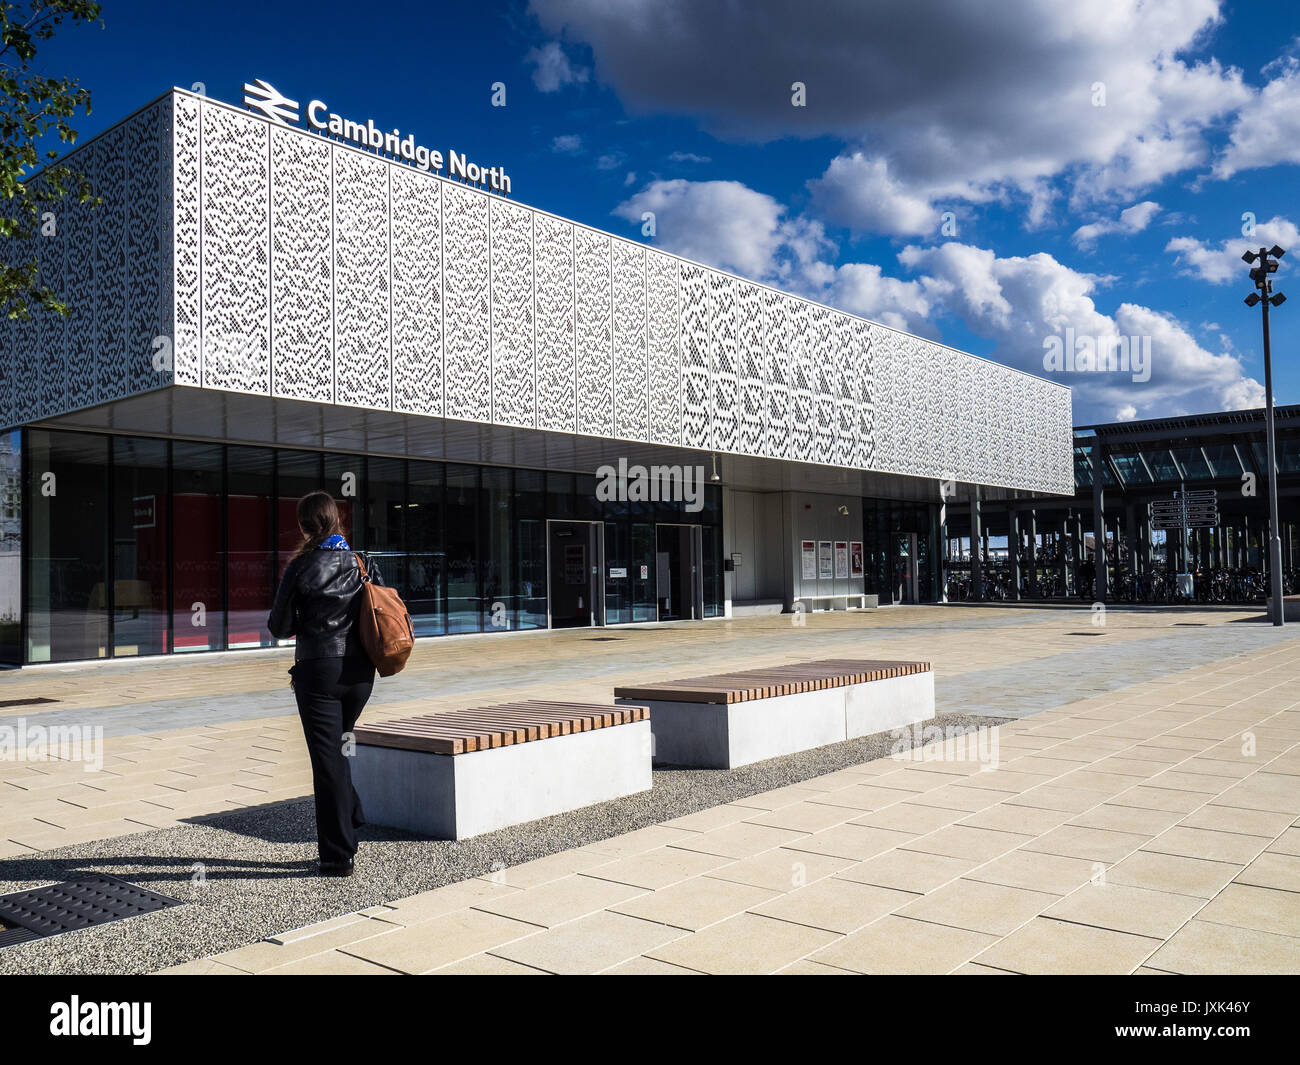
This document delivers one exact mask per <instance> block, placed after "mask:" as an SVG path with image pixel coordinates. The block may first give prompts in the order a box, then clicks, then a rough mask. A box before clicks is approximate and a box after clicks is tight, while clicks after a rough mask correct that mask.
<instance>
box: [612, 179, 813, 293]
mask: <svg viewBox="0 0 1300 1065" xmlns="http://www.w3.org/2000/svg"><path fill="white" fill-rule="evenodd" d="M646 211H650V212H653V214H654V216H655V230H656V237H655V241H654V243H655V244H656V245H658V246H660V247H663V248H665V249H667V250H668V251H672V252H676V253H677V254H679V255H684V256H686V257H687V258H689V259H695V260H697V261H699V262H705V263H709V264H710V265H712V266H716V267H718V268H720V269H723V270H730V271H733V272H735V273H738V274H741V275H743V276H745V277H750V278H753V279H754V280H757V281H769V280H772V281H775V280H780V279H783V278H786V277H789V276H790V274H791V272H792V271H793V270H794V269H795V268H796V267H798V266H800V265H802V264H810V263H812V262H813V261H814V260H815V259H816V258H817V256H819V255H821V254H823V253H824V252H825V251H826V250H827V249H828V248H829V247H830V243H829V241H827V239H826V237H825V235H824V233H823V231H822V227H821V225H820V223H817V222H810V221H807V220H804V219H800V218H794V219H791V218H788V217H787V216H786V209H785V207H784V206H783V205H782V204H780V203H779V202H777V201H776V200H775V199H773V198H772V197H771V196H768V195H766V194H764V193H761V192H756V191H754V190H753V189H751V188H749V187H748V186H746V185H743V184H741V183H740V182H739V181H686V180H685V179H681V178H679V179H677V180H674V181H652V182H651V183H650V184H649V185H647V186H646V187H645V188H643V189H641V190H640V191H639V192H637V193H636V194H635V195H633V196H632V197H631V198H630V199H628V200H625V201H624V202H623V203H621V204H619V205H618V207H616V208H615V209H614V212H613V213H614V214H615V215H616V216H618V217H619V218H624V219H627V220H628V221H629V222H634V223H636V224H637V225H640V223H641V216H642V214H643V213H645V212H646Z"/></svg>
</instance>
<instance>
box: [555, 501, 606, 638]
mask: <svg viewBox="0 0 1300 1065" xmlns="http://www.w3.org/2000/svg"><path fill="white" fill-rule="evenodd" d="M603 529H604V525H603V523H602V522H598V521H548V522H547V523H546V548H547V551H546V553H547V556H548V562H547V572H548V576H549V578H550V579H549V580H548V581H547V582H546V607H547V611H546V612H547V615H548V617H549V620H550V627H551V628H553V629H571V628H577V627H580V626H586V625H603V624H604V623H605V611H604V606H603V599H604V596H603V595H602V591H603V586H602V582H601V572H602V571H603V569H604V561H603V549H604V543H603V540H604V538H603V536H602V535H601V532H602V531H603Z"/></svg>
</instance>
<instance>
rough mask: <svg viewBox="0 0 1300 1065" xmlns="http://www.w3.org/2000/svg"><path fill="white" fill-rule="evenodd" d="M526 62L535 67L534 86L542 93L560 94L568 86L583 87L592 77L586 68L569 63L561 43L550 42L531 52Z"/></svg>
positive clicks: (525, 58) (526, 57)
mask: <svg viewBox="0 0 1300 1065" xmlns="http://www.w3.org/2000/svg"><path fill="white" fill-rule="evenodd" d="M524 61H525V62H526V63H531V64H532V65H533V84H534V85H536V86H537V88H538V89H539V90H540V91H541V92H559V91H560V90H561V89H562V88H564V87H565V86H566V85H581V84H582V83H583V82H585V81H586V80H587V79H588V78H589V77H590V76H591V72H590V71H589V70H587V68H586V67H581V66H575V65H574V64H573V63H571V62H570V61H569V57H568V56H567V55H565V53H564V49H563V48H561V47H560V42H559V41H548V42H547V43H546V44H544V45H542V46H541V47H540V48H533V49H531V50H529V52H528V54H527V55H526V56H525V57H524Z"/></svg>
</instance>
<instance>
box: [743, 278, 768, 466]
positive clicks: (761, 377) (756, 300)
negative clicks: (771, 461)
mask: <svg viewBox="0 0 1300 1065" xmlns="http://www.w3.org/2000/svg"><path fill="white" fill-rule="evenodd" d="M737 288H738V290H739V304H738V314H739V318H738V321H737V323H736V325H737V338H736V348H737V359H738V373H739V379H740V440H739V442H738V446H737V448H736V450H737V451H740V452H741V453H743V454H747V455H761V454H763V449H764V446H765V439H764V434H765V430H766V427H767V413H768V398H767V395H768V372H767V358H766V350H765V348H764V338H765V337H766V335H767V321H766V317H765V313H764V311H765V306H766V305H765V304H764V302H763V290H762V289H761V288H759V287H758V286H757V285H755V284H752V283H751V282H748V281H739V282H737Z"/></svg>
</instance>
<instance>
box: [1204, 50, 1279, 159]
mask: <svg viewBox="0 0 1300 1065" xmlns="http://www.w3.org/2000/svg"><path fill="white" fill-rule="evenodd" d="M1265 70H1266V72H1269V73H1276V74H1277V77H1275V78H1273V79H1272V80H1271V81H1269V82H1268V83H1267V84H1266V85H1264V87H1263V88H1262V89H1259V90H1258V91H1252V93H1251V97H1250V100H1249V102H1248V103H1246V104H1245V105H1244V106H1243V107H1242V108H1241V111H1240V113H1239V114H1238V115H1237V118H1236V121H1235V122H1234V123H1233V125H1232V132H1231V135H1230V138H1229V143H1228V146H1227V148H1225V149H1224V151H1223V154H1222V155H1221V156H1220V157H1219V158H1218V159H1217V160H1215V164H1214V176H1215V177H1217V178H1227V177H1231V176H1232V175H1233V174H1236V173H1238V172H1239V171H1242V170H1253V169H1256V168H1259V167H1267V166H1276V165H1277V164H1279V163H1300V59H1297V58H1295V57H1294V56H1287V57H1284V58H1283V59H1281V60H1279V61H1278V62H1276V63H1273V64H1270V65H1269V66H1268V67H1266V68H1265Z"/></svg>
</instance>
